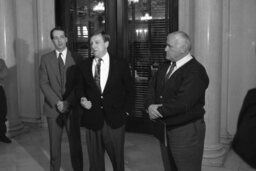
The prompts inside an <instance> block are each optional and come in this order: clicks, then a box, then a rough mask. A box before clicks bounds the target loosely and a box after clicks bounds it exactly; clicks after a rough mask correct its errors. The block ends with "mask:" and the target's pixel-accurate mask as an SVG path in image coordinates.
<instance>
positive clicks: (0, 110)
mask: <svg viewBox="0 0 256 171" xmlns="http://www.w3.org/2000/svg"><path fill="white" fill-rule="evenodd" d="M6 115H7V102H6V96H5V92H4V88H3V87H2V86H1V85H0V136H4V135H5V134H6V125H5V121H6Z"/></svg>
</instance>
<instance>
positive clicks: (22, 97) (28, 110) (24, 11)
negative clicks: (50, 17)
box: [15, 0, 41, 123]
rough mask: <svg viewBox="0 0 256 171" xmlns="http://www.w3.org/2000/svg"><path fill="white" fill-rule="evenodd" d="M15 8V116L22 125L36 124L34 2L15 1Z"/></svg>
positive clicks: (36, 50)
mask: <svg viewBox="0 0 256 171" xmlns="http://www.w3.org/2000/svg"><path fill="white" fill-rule="evenodd" d="M15 8H16V9H15V12H16V29H17V36H16V39H15V48H16V49H15V50H16V59H17V61H18V63H17V71H18V90H19V92H18V93H19V101H18V103H19V113H20V117H21V119H22V120H23V121H24V122H30V123H40V122H41V114H40V101H39V99H40V98H39V86H38V68H39V67H38V64H39V59H38V48H37V47H38V46H37V45H38V41H37V24H38V22H37V21H38V20H37V1H35V0H16V1H15Z"/></svg>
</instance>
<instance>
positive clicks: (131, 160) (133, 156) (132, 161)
mask: <svg viewBox="0 0 256 171" xmlns="http://www.w3.org/2000/svg"><path fill="white" fill-rule="evenodd" d="M82 143H83V151H84V171H88V170H89V169H88V157H87V152H86V146H85V143H86V140H85V134H84V131H83V129H82ZM48 149H49V143H48V129H47V128H46V127H30V129H29V131H28V132H27V133H25V134H23V135H20V136H18V137H14V138H12V143H11V144H4V143H0V171H47V170H49V152H48ZM227 155H228V156H227V159H226V162H225V164H224V166H223V167H221V168H218V167H203V169H202V170H203V171H256V170H255V169H252V168H250V167H249V166H248V165H247V164H246V163H244V162H243V161H242V160H241V159H240V158H239V157H238V156H237V155H236V154H235V153H234V152H233V151H229V153H228V154H227ZM106 161H107V162H106V168H107V169H106V171H111V170H112V168H111V164H110V161H109V159H108V157H107V156H106ZM125 168H126V171H162V170H163V167H162V161H161V155H160V149H159V146H158V142H157V140H156V139H154V138H153V137H152V136H151V135H145V134H135V133H127V134H126V142H125ZM61 171H72V168H71V163H70V158H69V148H68V141H67V136H66V134H64V136H63V144H62V170H61Z"/></svg>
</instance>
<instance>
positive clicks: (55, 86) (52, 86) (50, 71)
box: [39, 51, 78, 117]
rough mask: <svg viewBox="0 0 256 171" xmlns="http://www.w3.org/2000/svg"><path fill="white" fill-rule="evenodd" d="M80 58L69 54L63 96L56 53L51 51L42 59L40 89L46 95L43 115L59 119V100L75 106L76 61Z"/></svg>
mask: <svg viewBox="0 0 256 171" xmlns="http://www.w3.org/2000/svg"><path fill="white" fill-rule="evenodd" d="M77 60H78V56H72V55H71V52H70V51H68V52H67V57H66V63H65V75H66V76H65V79H64V82H65V93H64V94H61V77H60V72H59V68H58V59H57V57H56V52H55V51H51V52H50V53H48V54H45V55H43V56H42V58H41V64H40V69H39V78H40V79H39V81H40V88H41V90H42V92H43V94H44V106H43V113H44V114H45V115H46V116H48V117H57V116H58V114H59V112H58V110H57V108H56V103H57V101H59V100H67V101H68V102H69V103H70V104H71V105H74V104H75V98H74V91H73V90H74V85H75V73H76V72H75V69H76V66H75V61H77Z"/></svg>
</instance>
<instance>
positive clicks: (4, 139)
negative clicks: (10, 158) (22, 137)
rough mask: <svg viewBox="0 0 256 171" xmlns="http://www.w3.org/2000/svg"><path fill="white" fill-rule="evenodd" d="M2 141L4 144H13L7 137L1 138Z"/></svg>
mask: <svg viewBox="0 0 256 171" xmlns="http://www.w3.org/2000/svg"><path fill="white" fill-rule="evenodd" d="M0 141H1V142H4V143H11V142H12V141H11V140H10V139H9V138H8V137H7V136H5V135H4V136H1V137H0Z"/></svg>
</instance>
